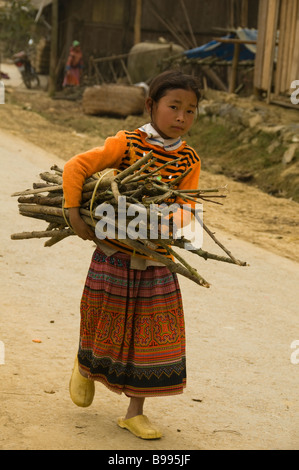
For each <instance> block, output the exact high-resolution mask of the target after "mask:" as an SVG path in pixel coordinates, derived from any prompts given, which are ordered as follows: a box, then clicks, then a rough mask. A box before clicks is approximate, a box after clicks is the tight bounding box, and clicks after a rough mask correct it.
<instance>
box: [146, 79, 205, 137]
mask: <svg viewBox="0 0 299 470" xmlns="http://www.w3.org/2000/svg"><path fill="white" fill-rule="evenodd" d="M146 108H147V111H148V112H149V113H150V114H151V118H152V126H153V127H154V128H155V129H156V131H157V132H158V133H159V134H160V135H161V137H163V138H164V139H167V138H168V139H175V138H178V137H181V136H182V135H184V134H186V133H187V132H188V130H189V129H190V127H191V126H192V124H193V121H194V117H195V113H196V108H197V97H196V95H195V93H194V92H193V91H190V90H184V89H181V88H178V89H175V90H169V91H167V92H166V94H165V95H164V96H162V98H160V100H159V101H158V102H157V103H156V102H155V101H153V100H152V98H148V99H147V101H146Z"/></svg>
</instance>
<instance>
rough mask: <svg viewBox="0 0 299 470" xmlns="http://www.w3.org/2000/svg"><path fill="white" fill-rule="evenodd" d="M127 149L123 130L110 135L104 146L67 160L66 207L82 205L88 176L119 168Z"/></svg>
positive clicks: (64, 175) (64, 189)
mask: <svg viewBox="0 0 299 470" xmlns="http://www.w3.org/2000/svg"><path fill="white" fill-rule="evenodd" d="M126 150H127V140H126V136H125V133H124V132H123V131H120V132H118V134H117V135H116V136H114V137H108V139H106V141H105V143H104V145H103V146H102V147H96V148H94V149H91V150H89V151H88V152H85V153H81V154H79V155H76V156H75V157H73V158H71V159H70V160H68V161H67V162H66V164H65V165H64V169H63V193H64V200H65V205H64V206H65V207H66V208H69V207H80V205H81V197H82V188H83V184H84V182H85V179H86V178H89V177H90V176H91V175H93V174H94V173H97V172H98V171H102V170H105V169H106V168H118V167H119V165H120V164H121V162H122V159H123V157H124V155H125V152H126Z"/></svg>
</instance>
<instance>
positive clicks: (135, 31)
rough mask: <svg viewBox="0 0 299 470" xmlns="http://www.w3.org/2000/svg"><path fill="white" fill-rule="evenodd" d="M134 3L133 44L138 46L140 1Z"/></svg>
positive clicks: (140, 15) (139, 37)
mask: <svg viewBox="0 0 299 470" xmlns="http://www.w3.org/2000/svg"><path fill="white" fill-rule="evenodd" d="M135 1H136V10H135V22H134V44H138V43H139V42H140V41H141V17H142V0H135Z"/></svg>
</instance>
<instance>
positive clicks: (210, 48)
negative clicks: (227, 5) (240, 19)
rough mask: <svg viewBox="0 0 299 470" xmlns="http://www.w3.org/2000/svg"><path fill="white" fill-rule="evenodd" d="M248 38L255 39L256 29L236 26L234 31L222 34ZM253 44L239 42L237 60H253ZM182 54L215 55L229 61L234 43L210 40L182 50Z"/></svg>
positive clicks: (194, 56)
mask: <svg viewBox="0 0 299 470" xmlns="http://www.w3.org/2000/svg"><path fill="white" fill-rule="evenodd" d="M231 38H238V39H248V40H253V41H256V40H257V30H256V29H247V28H244V29H242V28H238V30H237V31H236V33H230V34H228V35H227V36H223V37H222V39H231ZM255 51H256V45H255V44H241V45H240V56H239V60H240V61H242V60H254V59H255ZM184 55H185V56H186V57H188V59H204V58H205V57H217V58H218V59H219V60H227V61H231V60H232V59H233V55H234V44H229V43H223V42H218V41H211V42H208V43H207V44H204V45H203V46H200V47H196V48H195V49H190V50H188V51H185V52H184Z"/></svg>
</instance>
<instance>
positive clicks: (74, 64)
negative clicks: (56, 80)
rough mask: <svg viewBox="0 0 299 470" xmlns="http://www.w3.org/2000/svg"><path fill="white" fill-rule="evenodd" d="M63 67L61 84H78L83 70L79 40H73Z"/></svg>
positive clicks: (66, 85)
mask: <svg viewBox="0 0 299 470" xmlns="http://www.w3.org/2000/svg"><path fill="white" fill-rule="evenodd" d="M65 69H66V70H65V76H64V80H63V84H62V86H63V87H71V86H79V85H80V81H81V75H82V71H83V55H82V52H81V47H80V43H79V41H73V44H72V46H71V48H70V52H69V56H68V59H67V63H66V68H65Z"/></svg>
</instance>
